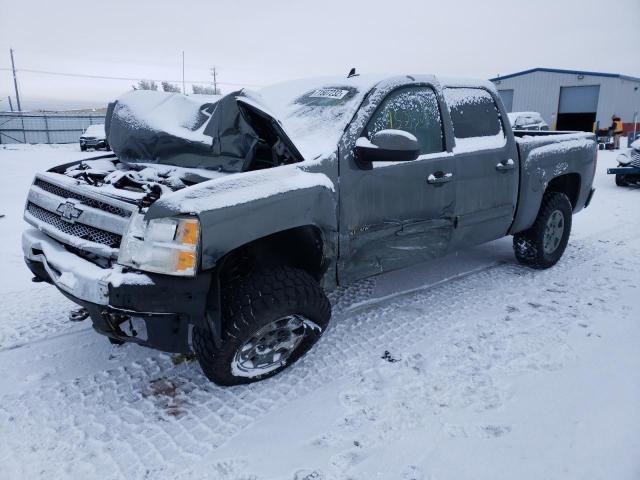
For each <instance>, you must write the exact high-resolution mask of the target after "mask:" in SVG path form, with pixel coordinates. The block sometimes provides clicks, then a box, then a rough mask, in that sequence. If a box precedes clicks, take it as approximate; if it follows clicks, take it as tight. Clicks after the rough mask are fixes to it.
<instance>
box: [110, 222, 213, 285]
mask: <svg viewBox="0 0 640 480" xmlns="http://www.w3.org/2000/svg"><path fill="white" fill-rule="evenodd" d="M199 237H200V224H199V222H198V220H197V219H196V218H158V219H154V220H150V221H149V222H145V221H144V215H142V214H139V213H134V214H133V215H132V216H131V221H130V222H129V228H128V229H127V233H126V234H125V236H124V237H123V238H122V243H121V244H120V254H119V255H118V263H120V264H122V265H128V266H130V267H135V268H137V269H140V270H144V271H147V272H156V273H165V274H167V275H182V276H193V275H195V274H196V270H197V265H198V263H197V260H198V258H197V257H198V239H199Z"/></svg>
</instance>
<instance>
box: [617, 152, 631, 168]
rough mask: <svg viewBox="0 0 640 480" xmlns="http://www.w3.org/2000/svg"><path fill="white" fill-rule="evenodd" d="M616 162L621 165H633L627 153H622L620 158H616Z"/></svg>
mask: <svg viewBox="0 0 640 480" xmlns="http://www.w3.org/2000/svg"><path fill="white" fill-rule="evenodd" d="M616 160H617V161H618V163H619V164H620V165H629V164H630V163H631V157H630V156H629V155H627V154H626V153H621V154H620V155H618V158H616Z"/></svg>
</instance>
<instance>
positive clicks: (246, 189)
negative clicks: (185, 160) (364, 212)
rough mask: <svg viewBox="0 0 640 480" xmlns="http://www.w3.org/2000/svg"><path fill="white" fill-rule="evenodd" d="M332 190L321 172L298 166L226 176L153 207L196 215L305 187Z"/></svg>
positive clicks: (188, 189) (196, 186) (184, 191)
mask: <svg viewBox="0 0 640 480" xmlns="http://www.w3.org/2000/svg"><path fill="white" fill-rule="evenodd" d="M315 187H320V188H326V189H328V190H331V191H332V192H333V191H335V186H334V184H333V182H332V181H331V180H330V179H329V177H327V176H326V175H325V174H323V173H314V172H307V171H305V170H303V169H302V168H301V167H300V165H299V164H298V165H284V166H281V167H279V168H278V169H267V170H256V171H252V172H244V173H243V174H241V175H226V176H222V177H219V178H216V179H212V180H209V181H206V182H203V183H200V184H198V185H194V186H192V187H191V188H186V189H184V190H180V191H178V192H174V193H172V194H171V195H166V196H163V197H161V198H160V199H159V200H158V201H157V202H156V203H155V204H154V206H159V207H164V208H167V209H169V210H172V211H175V212H185V213H196V214H197V213H200V212H202V211H204V210H215V209H218V208H225V207H231V206H235V205H239V204H243V203H248V202H251V201H254V200H259V199H262V198H267V197H270V196H273V195H277V194H280V193H286V192H290V191H293V190H301V189H308V188H315Z"/></svg>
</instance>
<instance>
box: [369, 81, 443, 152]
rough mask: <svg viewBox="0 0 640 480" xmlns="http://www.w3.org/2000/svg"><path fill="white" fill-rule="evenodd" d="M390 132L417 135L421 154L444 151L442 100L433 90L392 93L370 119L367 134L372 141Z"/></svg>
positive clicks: (414, 88)
mask: <svg viewBox="0 0 640 480" xmlns="http://www.w3.org/2000/svg"><path fill="white" fill-rule="evenodd" d="M386 129H395V130H404V131H405V132H409V133H411V134H413V135H414V136H415V137H416V138H417V139H418V144H419V145H420V154H421V155H423V154H426V153H435V152H441V151H443V150H444V148H443V137H442V121H441V119H440V109H439V108H438V99H437V97H436V94H435V92H434V91H433V90H432V89H431V88H429V87H404V88H400V89H398V90H395V91H393V92H391V93H390V94H389V95H388V96H387V97H386V98H385V99H384V100H383V101H382V103H381V104H380V106H379V107H378V109H377V110H376V111H375V113H374V114H373V116H372V117H371V119H370V120H369V123H368V124H367V128H366V130H365V134H366V136H367V138H369V139H370V138H371V136H372V135H373V134H374V133H376V132H379V131H380V130H386Z"/></svg>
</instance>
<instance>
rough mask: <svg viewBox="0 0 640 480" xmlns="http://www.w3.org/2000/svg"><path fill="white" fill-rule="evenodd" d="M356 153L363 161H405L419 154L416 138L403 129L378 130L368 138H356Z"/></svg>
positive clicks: (413, 158)
mask: <svg viewBox="0 0 640 480" xmlns="http://www.w3.org/2000/svg"><path fill="white" fill-rule="evenodd" d="M356 155H357V157H358V160H360V161H363V162H406V161H407V160H415V159H416V158H418V155H420V145H418V139H417V138H416V137H415V136H414V135H412V134H411V133H409V132H405V131H403V130H380V131H379V132H377V133H374V134H373V136H372V137H371V140H369V139H368V138H366V137H360V138H359V139H358V140H356Z"/></svg>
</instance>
